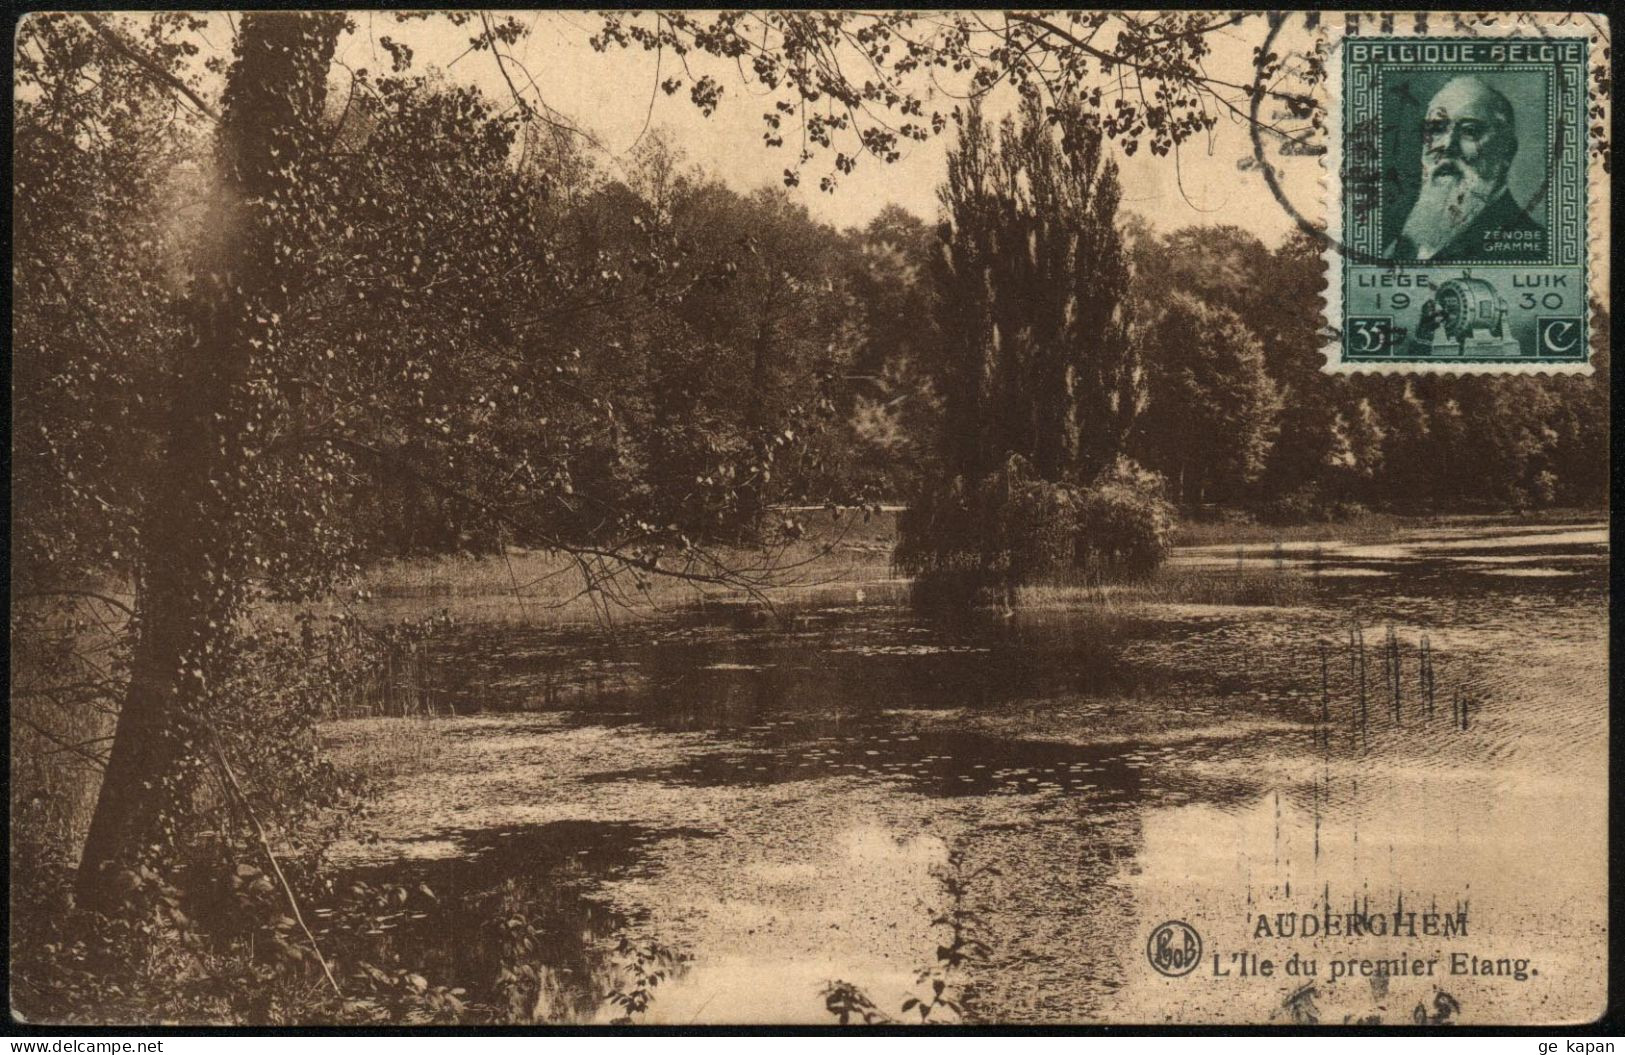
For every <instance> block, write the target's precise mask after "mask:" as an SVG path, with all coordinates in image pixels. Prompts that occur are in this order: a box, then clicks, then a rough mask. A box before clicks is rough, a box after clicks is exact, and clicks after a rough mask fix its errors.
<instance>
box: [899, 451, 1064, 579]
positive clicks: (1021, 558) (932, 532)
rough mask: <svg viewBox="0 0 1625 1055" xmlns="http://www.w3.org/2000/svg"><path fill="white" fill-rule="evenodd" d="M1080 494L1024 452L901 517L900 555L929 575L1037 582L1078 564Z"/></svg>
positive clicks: (932, 495)
mask: <svg viewBox="0 0 1625 1055" xmlns="http://www.w3.org/2000/svg"><path fill="white" fill-rule="evenodd" d="M1078 509H1079V496H1078V493H1077V491H1076V490H1075V489H1074V488H1072V487H1070V486H1068V485H1066V484H1057V483H1052V482H1050V481H1048V480H1043V479H1040V478H1039V477H1037V476H1036V475H1035V474H1034V472H1033V470H1032V466H1031V465H1029V464H1028V462H1027V461H1026V459H1024V458H1022V457H1020V456H1019V455H1011V457H1010V458H1009V460H1008V461H1006V462H1005V464H1004V465H1003V466H1002V467H1001V468H1000V469H999V471H997V472H994V473H989V474H988V475H987V476H984V477H982V478H981V479H980V480H977V481H975V482H973V483H970V482H967V481H966V480H965V479H964V478H963V477H956V478H954V479H953V480H951V481H949V483H948V484H947V485H946V486H945V487H943V488H942V489H941V490H939V491H935V492H928V493H926V494H924V495H922V496H921V497H920V498H919V499H918V500H917V501H915V502H914V503H913V504H912V505H911V506H910V507H909V508H908V509H907V510H906V511H905V512H904V513H903V514H901V515H900V516H899V517H898V523H897V529H898V543H897V549H896V551H895V555H894V559H895V561H896V563H897V565H898V567H899V568H901V569H902V570H903V571H905V572H907V573H909V574H911V575H915V576H919V577H921V578H922V579H941V578H943V577H948V578H959V579H968V580H971V581H973V582H974V583H975V584H976V585H978V586H992V585H1004V586H1013V585H1017V584H1020V583H1027V582H1034V581H1036V580H1038V579H1041V578H1043V577H1045V576H1048V575H1054V574H1056V573H1059V572H1062V571H1064V570H1065V569H1067V568H1069V567H1071V566H1072V564H1073V561H1074V556H1075V548H1074V547H1075V543H1076V538H1077V522H1078Z"/></svg>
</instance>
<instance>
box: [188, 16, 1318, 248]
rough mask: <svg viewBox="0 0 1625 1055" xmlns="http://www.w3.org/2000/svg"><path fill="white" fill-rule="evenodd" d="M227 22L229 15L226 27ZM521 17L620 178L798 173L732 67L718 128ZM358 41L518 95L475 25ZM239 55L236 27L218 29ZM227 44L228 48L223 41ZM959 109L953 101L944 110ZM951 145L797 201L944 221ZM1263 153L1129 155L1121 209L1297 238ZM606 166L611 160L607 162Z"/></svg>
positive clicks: (1234, 52)
mask: <svg viewBox="0 0 1625 1055" xmlns="http://www.w3.org/2000/svg"><path fill="white" fill-rule="evenodd" d="M222 17H223V16H222ZM516 17H518V18H519V19H520V21H521V22H522V23H524V24H525V25H527V26H528V27H530V32H529V34H528V35H527V36H526V38H525V39H523V40H521V41H520V42H519V43H518V44H517V45H515V46H514V48H513V49H512V54H513V56H514V57H515V58H516V59H518V60H519V61H520V62H521V63H522V64H523V66H524V68H525V70H526V71H528V73H529V75H530V78H533V79H534V86H532V84H531V83H530V80H529V79H527V78H526V77H524V76H523V75H522V74H521V73H520V72H519V71H518V70H517V69H514V68H510V70H509V72H510V74H512V75H513V77H514V79H515V81H516V83H517V84H518V86H519V88H520V90H521V92H522V93H523V94H525V95H526V97H527V98H529V99H534V98H535V97H536V95H537V93H538V92H539V93H540V96H541V98H543V99H544V100H545V102H546V104H547V106H548V107H550V108H551V109H552V110H554V111H557V112H558V113H560V114H562V115H565V116H566V117H567V118H568V120H569V121H570V122H572V123H574V124H576V125H578V126H580V127H584V128H588V129H590V130H591V131H592V132H593V133H594V135H595V137H596V138H597V140H598V141H599V142H600V143H601V144H602V145H603V147H604V148H605V151H606V154H600V160H601V161H602V162H603V163H604V164H605V166H606V167H607V168H609V169H610V171H613V170H614V165H615V159H616V158H619V157H622V156H624V155H625V153H626V152H627V151H629V150H630V149H631V148H632V147H633V146H635V145H636V144H637V143H638V141H639V138H640V136H641V135H643V134H645V130H646V129H649V128H664V129H666V130H668V131H669V132H670V133H671V134H672V136H673V138H674V140H675V142H676V143H677V144H678V145H679V146H680V147H681V148H682V149H683V150H684V151H685V153H686V154H687V155H688V158H689V160H690V161H691V162H693V163H696V164H698V165H700V166H701V167H702V168H704V169H706V170H708V171H709V172H711V173H712V174H714V175H715V176H717V177H718V178H720V179H721V180H722V181H723V182H725V183H726V184H728V185H729V186H731V187H733V188H735V189H737V190H741V191H746V190H750V189H753V188H755V187H759V186H762V185H764V184H772V185H780V184H781V183H782V172H783V170H784V168H785V167H786V165H788V164H790V163H791V162H793V161H794V150H795V145H794V143H793V142H792V143H790V144H787V145H786V146H785V147H782V148H777V149H774V148H769V147H767V146H765V145H764V144H763V142H762V131H763V127H764V126H763V124H762V120H761V114H762V111H763V109H764V108H765V106H766V103H765V102H764V100H762V99H760V98H753V97H752V96H751V95H750V94H749V92H750V89H749V87H748V86H746V85H745V84H744V83H742V81H741V80H740V77H739V75H738V72H737V70H736V68H735V67H734V66H733V64H732V63H726V64H723V63H716V64H715V65H711V66H707V65H706V62H708V61H709V62H714V63H715V62H716V60H706V59H703V58H701V59H698V60H691V67H692V68H693V70H694V72H695V73H696V74H698V73H702V72H711V73H712V74H713V75H714V76H716V78H717V79H718V80H719V81H721V82H722V83H723V85H724V94H723V100H722V104H721V105H720V106H719V107H718V109H717V110H716V112H715V113H714V114H712V115H711V116H710V117H705V116H703V115H702V114H701V113H700V111H699V110H698V108H696V107H695V106H694V105H693V103H692V102H691V101H690V100H689V98H688V94H687V91H686V89H684V90H680V91H679V92H677V94H675V95H672V96H667V95H666V94H665V93H663V92H658V91H655V90H654V89H655V86H656V85H657V83H658V81H659V80H660V79H661V78H663V77H667V76H671V75H672V74H674V73H678V72H681V71H680V69H678V68H675V66H674V63H673V62H672V58H671V56H670V55H669V54H667V55H666V56H665V57H664V59H663V60H661V61H660V64H659V65H658V66H657V58H656V56H655V55H653V54H651V53H648V52H645V51H643V50H641V49H632V50H621V49H614V50H612V51H610V52H607V53H600V52H596V51H594V50H593V49H592V48H591V46H590V45H589V44H588V38H589V37H590V36H591V35H592V33H593V32H594V30H595V29H596V27H597V19H596V18H595V17H594V16H593V15H591V14H589V13H583V12H559V11H548V12H529V13H525V12H520V13H516ZM355 19H356V32H355V33H353V34H351V35H349V36H348V37H347V38H346V39H344V40H343V41H341V43H340V46H339V52H338V55H337V58H338V60H339V61H341V62H344V63H346V64H348V65H350V66H351V67H365V68H367V69H369V70H371V71H374V72H384V71H387V70H388V69H389V63H390V60H389V55H388V53H387V52H386V51H385V50H384V49H383V48H382V47H380V46H379V45H378V40H379V38H381V37H385V36H388V37H391V38H392V39H394V40H397V41H401V42H404V43H406V44H408V45H409V46H410V47H411V48H412V49H413V53H414V61H413V66H414V68H415V69H418V70H423V69H425V68H427V67H429V66H438V67H441V68H443V69H444V70H445V71H446V75H447V76H448V78H449V79H451V80H453V81H456V82H459V83H469V84H474V85H477V86H478V87H479V88H480V89H481V90H482V91H483V92H485V93H486V94H487V95H488V96H490V97H491V98H493V99H509V98H511V92H510V90H509V88H508V86H507V84H506V82H505V81H504V80H503V78H502V75H501V72H500V71H499V69H498V66H497V63H496V61H495V60H494V59H493V57H492V56H491V54H490V53H489V52H488V51H469V50H468V43H469V38H470V36H471V34H473V33H475V32H477V24H476V25H474V26H465V27H455V26H451V25H450V24H449V23H447V22H445V21H444V20H440V19H434V20H430V21H429V22H414V23H409V24H406V25H402V24H400V23H398V22H397V21H396V19H395V17H394V16H393V15H391V14H386V13H375V14H368V13H357V14H356V15H355ZM221 28H222V31H223V34H224V41H223V43H224V45H226V46H228V47H229V41H230V29H229V27H221ZM1263 32H1264V26H1263V24H1262V22H1261V20H1256V19H1255V20H1250V21H1248V22H1246V23H1244V24H1243V25H1241V26H1238V27H1235V28H1233V29H1231V30H1229V31H1226V32H1224V33H1223V34H1221V35H1219V37H1218V39H1217V40H1216V42H1215V55H1214V57H1213V60H1212V64H1211V65H1210V68H1221V69H1222V68H1226V67H1229V68H1235V66H1236V65H1237V64H1239V66H1240V68H1241V69H1243V70H1245V69H1247V68H1248V66H1247V63H1248V62H1249V61H1250V54H1251V49H1252V48H1253V47H1254V46H1255V45H1256V44H1257V43H1259V42H1260V40H1261V39H1262V35H1263ZM218 43H221V42H217V44H218ZM941 105H942V108H943V109H945V110H946V109H948V108H949V107H951V105H952V101H951V100H946V99H944V100H943V102H942V104H941ZM951 138H952V132H951V128H950V130H949V132H948V133H946V134H944V135H941V136H937V137H934V138H932V139H931V140H928V141H927V142H925V143H913V144H907V145H906V146H905V148H904V156H903V158H902V159H901V160H899V161H897V162H894V163H892V164H884V163H882V162H880V161H878V160H876V159H874V158H872V157H864V158H863V159H862V160H861V162H860V164H859V167H858V169H857V170H856V171H855V172H853V173H851V174H849V175H846V176H843V177H841V180H840V186H839V187H838V188H837V189H836V190H835V191H834V192H833V193H826V192H823V191H820V190H819V189H818V181H819V177H820V176H821V175H823V174H824V173H825V172H826V171H829V166H830V165H831V164H832V159H833V155H832V154H830V153H828V152H825V153H821V154H820V155H819V156H818V157H817V158H815V159H814V160H813V161H812V162H810V163H809V165H808V166H807V167H806V168H805V169H804V170H803V182H802V185H801V186H800V187H799V188H797V189H796V190H795V191H793V193H794V195H795V197H796V198H797V199H798V200H799V201H801V202H802V203H803V204H805V205H806V206H807V208H808V210H809V211H810V212H811V213H812V214H813V215H814V216H815V217H817V218H818V219H821V220H823V221H825V222H827V223H830V224H832V225H834V226H836V227H840V228H846V227H855V226H861V225H863V224H865V223H867V222H868V220H869V219H870V218H872V217H873V216H874V215H875V214H876V213H878V212H879V211H880V209H881V208H882V207H883V206H885V205H886V204H887V203H889V202H895V203H897V204H899V205H902V206H903V207H904V208H906V209H908V210H909V211H911V212H913V213H915V214H917V215H919V216H922V217H925V218H927V219H934V218H935V217H936V215H937V208H938V207H937V198H936V188H937V185H938V183H939V182H940V181H941V179H942V177H943V173H944V167H945V158H946V153H947V150H948V147H949V146H950V145H951ZM1251 153H1252V144H1251V140H1250V137H1249V135H1248V133H1247V130H1246V128H1245V127H1244V126H1243V125H1241V124H1240V123H1239V122H1232V121H1227V120H1221V122H1220V125H1219V127H1218V128H1217V129H1216V130H1215V133H1214V134H1213V136H1212V137H1211V138H1210V139H1209V140H1207V141H1204V142H1192V143H1189V144H1187V145H1186V147H1185V148H1184V149H1183V150H1182V151H1181V152H1180V154H1179V156H1178V157H1177V158H1175V157H1162V158H1158V157H1153V156H1151V155H1150V154H1149V152H1145V151H1142V152H1141V153H1140V154H1139V155H1138V156H1136V157H1132V158H1130V157H1124V156H1122V154H1121V152H1118V162H1119V164H1120V166H1121V168H1122V182H1123V186H1124V195H1123V209H1124V210H1126V211H1131V212H1136V213H1139V214H1141V215H1143V216H1145V217H1146V218H1147V219H1149V220H1150V221H1151V222H1152V223H1153V225H1154V226H1155V227H1157V228H1159V229H1161V230H1164V231H1171V230H1176V229H1178V228H1180V227H1183V226H1187V225H1190V224H1220V223H1232V224H1237V225H1239V226H1242V227H1245V228H1247V229H1249V230H1252V231H1253V232H1255V233H1256V234H1257V235H1258V236H1259V237H1261V238H1262V239H1263V240H1264V241H1265V242H1266V243H1269V244H1275V243H1276V242H1278V241H1279V240H1280V239H1281V238H1283V237H1284V236H1285V235H1286V234H1287V233H1289V232H1290V231H1291V230H1292V228H1293V221H1292V220H1291V218H1290V217H1289V216H1288V214H1287V213H1286V212H1285V210H1283V209H1282V208H1281V207H1280V205H1278V204H1277V203H1276V201H1275V199H1274V197H1273V196H1272V194H1271V192H1270V191H1269V189H1268V187H1267V186H1266V185H1265V183H1264V180H1263V178H1262V176H1261V175H1260V174H1259V173H1258V172H1256V171H1251V170H1246V171H1244V170H1243V169H1241V168H1240V167H1238V162H1241V161H1243V159H1250V157H1251ZM606 155H607V156H606ZM1318 176H1319V170H1318V165H1317V163H1316V162H1315V161H1314V160H1313V159H1297V161H1296V164H1295V165H1293V166H1292V169H1291V171H1290V172H1289V173H1288V174H1287V178H1286V184H1287V189H1288V191H1289V194H1290V195H1291V196H1292V197H1294V198H1295V199H1296V202H1297V204H1298V208H1299V209H1300V211H1303V212H1305V213H1308V214H1315V213H1318V211H1319V209H1318V206H1317V202H1316V201H1315V200H1314V199H1315V198H1316V196H1317V195H1318V194H1319V193H1320V192H1319V190H1318V182H1317V181H1318Z"/></svg>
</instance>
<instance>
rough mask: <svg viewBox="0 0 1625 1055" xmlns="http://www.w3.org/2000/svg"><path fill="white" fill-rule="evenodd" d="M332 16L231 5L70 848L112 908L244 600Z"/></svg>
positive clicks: (81, 879)
mask: <svg viewBox="0 0 1625 1055" xmlns="http://www.w3.org/2000/svg"><path fill="white" fill-rule="evenodd" d="M342 26H343V20H342V17H341V16H335V15H289V14H254V15H248V16H246V17H245V18H244V19H243V23H242V27H241V30H240V32H239V35H238V45H237V60H236V62H235V64H234V65H233V67H232V71H231V74H230V76H229V78H228V81H227V85H226V92H225V99H224V106H223V108H222V113H221V121H220V128H219V138H218V157H219V163H220V175H219V188H218V191H219V193H218V195H217V201H216V203H215V204H214V207H213V208H212V210H211V215H210V216H209V218H208V222H207V224H206V226H205V227H204V228H203V230H204V231H205V234H204V237H203V244H201V245H200V247H199V250H198V254H197V265H196V269H195V277H194V281H193V288H192V290H191V293H190V299H191V305H190V315H191V320H190V321H191V339H190V340H189V342H188V346H187V347H185V348H183V349H181V351H180V354H179V355H178V356H177V361H176V363H175V369H174V372H173V374H172V378H171V388H170V392H169V394H168V400H169V406H168V412H167V413H168V425H167V432H168V435H167V438H166V443H165V450H164V456H163V458H162V459H161V460H160V469H159V478H158V479H155V480H154V481H152V485H151V486H150V487H149V488H147V490H146V492H145V494H144V501H145V509H144V514H143V518H142V521H143V522H142V535H141V554H140V556H141V561H140V565H141V570H140V576H139V582H138V584H137V595H136V611H137V620H136V629H135V633H136V640H135V644H134V650H133V654H132V663H131V677H130V685H129V688H128V691H127V692H126V694H125V698H124V702H123V707H122V709H121V711H120V713H119V719H118V726H117V729H116V731H115V735H114V740H113V748H112V752H111V754H110V756H109V758H108V765H107V770H106V773H105V774H104V776H103V779H102V787H101V791H100V793H99V795H98V797H97V800H96V810H95V813H94V814H93V815H92V818H91V824H90V831H89V834H88V836H87V838H86V841H85V847H84V851H83V853H82V854H81V856H80V863H79V875H78V884H77V886H78V896H79V902H80V904H81V905H83V906H85V907H88V908H92V909H98V910H110V909H113V908H115V907H116V903H117V890H118V886H117V883H116V872H115V866H118V865H121V864H126V863H130V862H132V861H134V860H135V859H137V858H139V857H142V856H147V855H155V854H161V853H163V852H164V850H165V848H166V846H167V845H168V843H169V841H170V838H171V836H172V835H173V834H174V833H173V831H172V830H171V828H170V825H171V822H172V821H173V820H174V819H175V817H176V811H175V808H176V807H177V806H178V805H179V804H180V803H181V800H182V799H183V797H184V796H185V795H186V793H187V791H188V788H189V786H190V780H189V777H190V775H191V774H193V773H195V771H196V767H195V766H193V765H189V764H188V761H189V760H196V759H198V758H199V757H200V755H199V752H200V749H202V748H204V747H205V746H206V745H205V744H204V743H202V742H201V738H202V737H205V736H206V735H207V733H206V730H204V729H203V727H202V725H201V724H200V723H198V722H196V721H194V719H197V718H199V717H201V716H204V715H206V706H205V705H206V702H207V693H208V691H209V684H210V680H211V676H212V675H213V674H214V673H215V672H216V669H217V666H218V664H219V662H220V652H221V649H220V648H219V647H218V646H219V644H220V643H221V642H222V641H223V638H224V635H225V634H227V633H228V632H229V630H230V627H231V623H232V620H233V619H234V618H235V616H236V615H237V614H238V613H239V611H240V605H241V604H242V602H243V600H244V593H243V588H244V582H243V576H244V572H245V562H246V561H247V560H248V559H249V556H250V544H251V540H250V539H249V538H248V537H246V534H247V533H246V532H245V529H244V527H243V525H244V523H245V517H244V516H243V514H244V512H245V511H244V509H243V506H244V504H245V503H246V502H247V501H249V495H250V491H251V488H250V477H251V471H252V467H251V464H250V462H251V459H250V458H249V457H248V456H247V453H246V452H247V451H248V449H250V447H251V446H252V445H253V443H255V442H257V441H255V440H253V439H251V438H249V437H250V434H251V433H252V431H253V429H254V424H253V422H254V418H255V407H256V398H255V396H254V394H253V393H252V392H251V391H250V387H249V384H248V377H249V373H250V365H251V363H253V361H254V360H255V358H256V356H258V355H260V354H261V353H262V352H264V351H265V350H267V349H269V348H272V347H274V346H275V342H276V341H277V340H278V339H279V335H278V332H277V320H278V318H279V316H280V314H281V309H282V308H283V307H284V304H283V303H282V302H283V300H284V299H285V297H286V295H287V291H288V289H290V288H292V287H293V286H294V285H295V284H296V283H295V281H294V277H293V276H292V275H290V274H289V270H290V269H289V266H288V264H287V261H290V260H294V259H297V258H298V252H297V251H298V249H299V248H300V243H301V240H302V235H301V230H302V228H303V225H306V224H309V223H310V222H312V221H313V220H314V219H315V218H316V217H315V216H314V215H312V214H313V212H314V210H312V209H310V208H309V204H310V203H311V201H312V196H313V194H314V193H315V191H314V189H313V187H312V186H311V185H310V184H309V182H308V174H307V171H306V163H307V162H308V160H309V158H310V156H311V154H312V152H313V151H314V150H315V149H316V147H317V144H318V143H319V138H318V136H319V131H320V128H319V122H320V118H321V114H322V108H323V105H324V104H325V101H326V93H327V71H328V67H329V64H330V63H331V61H332V57H333V50H334V47H335V45H336V43H337V40H338V34H339V31H340V30H341V29H342Z"/></svg>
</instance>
